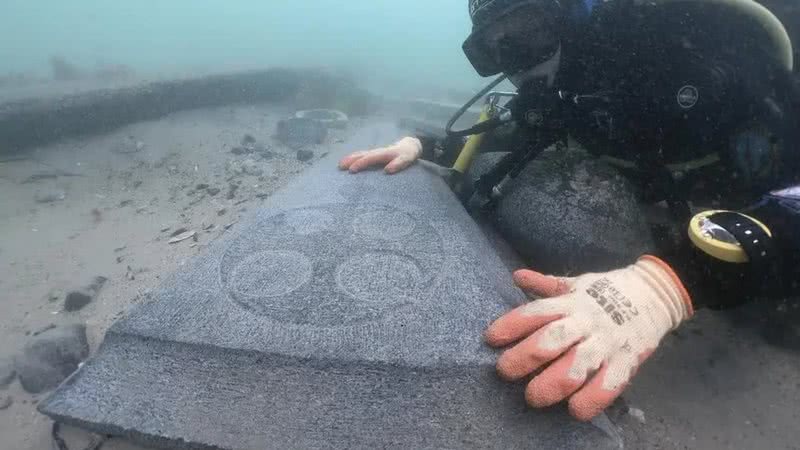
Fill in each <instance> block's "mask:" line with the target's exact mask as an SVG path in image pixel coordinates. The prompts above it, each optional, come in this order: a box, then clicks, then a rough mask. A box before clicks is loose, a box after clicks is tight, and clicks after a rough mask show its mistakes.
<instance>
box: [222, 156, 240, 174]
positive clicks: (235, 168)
mask: <svg viewBox="0 0 800 450" xmlns="http://www.w3.org/2000/svg"><path fill="white" fill-rule="evenodd" d="M225 172H228V173H229V174H231V175H232V176H236V175H242V174H243V173H244V167H242V163H240V162H239V161H236V160H235V159H231V160H228V161H227V162H226V163H225Z"/></svg>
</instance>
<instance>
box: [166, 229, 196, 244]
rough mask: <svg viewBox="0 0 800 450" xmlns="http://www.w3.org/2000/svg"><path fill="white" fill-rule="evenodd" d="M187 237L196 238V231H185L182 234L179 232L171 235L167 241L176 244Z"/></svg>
mask: <svg viewBox="0 0 800 450" xmlns="http://www.w3.org/2000/svg"><path fill="white" fill-rule="evenodd" d="M189 238H193V239H195V240H197V232H196V231H194V230H192V231H187V232H185V233H183V234H179V235H177V236H175V237H173V238H172V239H170V240H169V243H170V244H177V243H178V242H181V241H185V240H186V239H189Z"/></svg>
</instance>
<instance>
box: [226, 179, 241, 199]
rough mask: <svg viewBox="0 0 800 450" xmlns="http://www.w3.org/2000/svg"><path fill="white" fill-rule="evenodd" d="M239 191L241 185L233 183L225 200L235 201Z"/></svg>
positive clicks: (229, 186)
mask: <svg viewBox="0 0 800 450" xmlns="http://www.w3.org/2000/svg"><path fill="white" fill-rule="evenodd" d="M238 189H239V185H238V184H235V183H231V184H229V185H228V194H227V195H225V198H227V199H228V200H233V198H234V197H236V191H237V190H238Z"/></svg>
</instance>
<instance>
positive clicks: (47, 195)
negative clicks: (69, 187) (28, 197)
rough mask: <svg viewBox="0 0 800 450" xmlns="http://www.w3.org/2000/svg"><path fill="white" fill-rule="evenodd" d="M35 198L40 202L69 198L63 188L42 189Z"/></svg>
mask: <svg viewBox="0 0 800 450" xmlns="http://www.w3.org/2000/svg"><path fill="white" fill-rule="evenodd" d="M34 198H35V199H36V201H37V202H38V203H53V202H60V201H62V200H64V199H65V198H67V193H66V192H64V191H63V190H61V189H55V190H52V191H41V192H37V193H36V195H35V197H34Z"/></svg>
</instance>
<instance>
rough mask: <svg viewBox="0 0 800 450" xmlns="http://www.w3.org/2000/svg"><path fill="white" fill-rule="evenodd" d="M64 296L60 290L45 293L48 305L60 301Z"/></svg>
mask: <svg viewBox="0 0 800 450" xmlns="http://www.w3.org/2000/svg"><path fill="white" fill-rule="evenodd" d="M63 296H64V291H62V290H61V289H50V292H48V293H47V301H48V302H50V303H53V302H57V301H59V300H61V297H63Z"/></svg>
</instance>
